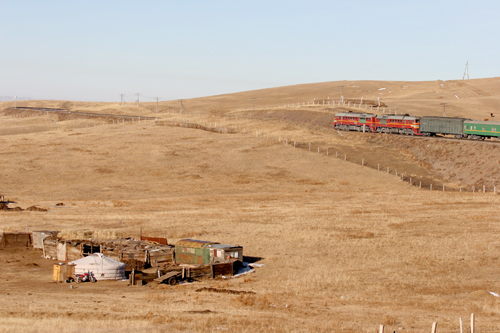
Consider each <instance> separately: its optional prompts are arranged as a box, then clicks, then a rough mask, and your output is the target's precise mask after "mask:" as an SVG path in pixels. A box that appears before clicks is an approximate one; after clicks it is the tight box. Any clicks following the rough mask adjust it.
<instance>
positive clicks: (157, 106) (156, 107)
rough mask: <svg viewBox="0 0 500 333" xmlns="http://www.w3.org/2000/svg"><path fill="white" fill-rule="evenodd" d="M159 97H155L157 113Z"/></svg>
mask: <svg viewBox="0 0 500 333" xmlns="http://www.w3.org/2000/svg"><path fill="white" fill-rule="evenodd" d="M159 98H160V97H156V113H158V99H159Z"/></svg>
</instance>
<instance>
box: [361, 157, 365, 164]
mask: <svg viewBox="0 0 500 333" xmlns="http://www.w3.org/2000/svg"><path fill="white" fill-rule="evenodd" d="M361 166H365V159H364V158H362V159H361Z"/></svg>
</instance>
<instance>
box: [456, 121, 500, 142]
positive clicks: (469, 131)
mask: <svg viewBox="0 0 500 333" xmlns="http://www.w3.org/2000/svg"><path fill="white" fill-rule="evenodd" d="M464 135H467V137H469V138H470V139H473V140H484V139H485V138H499V139H500V122H498V121H482V120H466V121H465V122H464Z"/></svg>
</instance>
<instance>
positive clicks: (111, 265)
mask: <svg viewBox="0 0 500 333" xmlns="http://www.w3.org/2000/svg"><path fill="white" fill-rule="evenodd" d="M70 264H75V265H76V266H75V274H83V273H87V272H88V271H91V272H92V273H94V276H95V278H96V280H97V281H99V280H123V279H125V278H126V276H125V266H126V265H125V264H124V263H122V262H119V261H117V260H114V259H111V258H110V257H106V256H105V255H104V254H102V253H94V254H92V255H90V256H87V257H84V258H81V259H77V260H73V261H72V262H71V263H70Z"/></svg>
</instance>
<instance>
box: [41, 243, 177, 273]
mask: <svg viewBox="0 0 500 333" xmlns="http://www.w3.org/2000/svg"><path fill="white" fill-rule="evenodd" d="M143 238H144V237H143ZM162 242H163V243H165V241H162ZM42 250H43V256H44V257H45V258H47V259H53V260H59V261H72V260H76V259H79V258H82V257H85V256H88V255H91V254H93V253H102V254H104V255H106V256H108V257H110V258H113V259H115V260H118V261H121V262H123V263H125V264H126V265H127V267H126V270H127V271H131V270H132V269H135V270H142V269H144V268H148V267H157V266H165V265H169V264H171V263H172V262H173V254H174V247H173V246H171V245H163V244H160V243H157V242H151V241H147V240H137V239H134V238H124V239H111V240H101V239H83V240H66V239H62V238H59V237H57V234H51V235H48V236H47V234H46V236H45V238H44V239H43V244H42Z"/></svg>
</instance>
